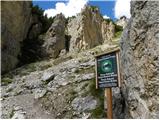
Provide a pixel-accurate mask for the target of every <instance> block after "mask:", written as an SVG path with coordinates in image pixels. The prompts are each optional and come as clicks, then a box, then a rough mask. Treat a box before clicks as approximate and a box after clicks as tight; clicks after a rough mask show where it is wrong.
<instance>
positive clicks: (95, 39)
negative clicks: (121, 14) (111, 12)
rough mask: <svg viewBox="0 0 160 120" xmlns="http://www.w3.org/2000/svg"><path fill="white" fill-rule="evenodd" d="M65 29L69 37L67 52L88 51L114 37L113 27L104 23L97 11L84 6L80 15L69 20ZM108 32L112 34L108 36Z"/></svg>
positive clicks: (94, 8) (91, 7)
mask: <svg viewBox="0 0 160 120" xmlns="http://www.w3.org/2000/svg"><path fill="white" fill-rule="evenodd" d="M108 27H111V28H108ZM67 29H68V35H70V36H71V39H70V47H69V51H80V50H85V49H90V48H93V47H95V46H97V45H100V44H102V43H104V41H110V39H111V38H112V37H113V36H114V35H113V34H114V26H112V25H111V23H110V22H109V23H107V22H105V21H104V19H103V17H102V16H101V15H100V13H99V9H98V8H96V7H93V6H85V8H84V9H83V10H82V12H81V13H80V14H78V15H77V16H76V17H74V18H72V19H70V20H69V22H68V26H67ZM109 31H111V32H113V33H112V34H111V35H110V33H111V32H109Z"/></svg>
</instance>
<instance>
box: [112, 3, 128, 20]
mask: <svg viewBox="0 0 160 120" xmlns="http://www.w3.org/2000/svg"><path fill="white" fill-rule="evenodd" d="M130 1H131V0H116V3H115V8H114V12H115V17H116V18H120V17H122V16H126V17H127V18H130V17H131V14H130Z"/></svg>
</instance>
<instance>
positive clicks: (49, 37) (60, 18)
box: [43, 14, 66, 58]
mask: <svg viewBox="0 0 160 120" xmlns="http://www.w3.org/2000/svg"><path fill="white" fill-rule="evenodd" d="M65 23H66V19H65V17H64V15H62V14H58V15H57V16H56V17H55V19H54V22H53V24H52V25H51V27H50V28H49V29H48V31H47V33H46V35H45V38H44V44H43V49H44V54H45V56H46V57H52V58H56V57H57V56H58V55H59V53H60V51H61V50H62V49H65Z"/></svg>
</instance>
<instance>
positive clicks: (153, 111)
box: [120, 1, 159, 119]
mask: <svg viewBox="0 0 160 120" xmlns="http://www.w3.org/2000/svg"><path fill="white" fill-rule="evenodd" d="M158 10H159V3H158V1H134V2H133V1H132V2H131V19H130V21H129V23H128V25H127V27H126V29H125V30H124V32H123V36H122V39H121V45H120V46H121V65H122V68H123V69H122V75H123V84H122V85H123V86H122V88H123V95H124V98H125V102H126V107H125V115H126V116H125V118H136V119H137V118H143V119H145V118H148V119H154V118H156V119H158V117H159V107H158V106H159V92H158V91H159V78H158V74H159V73H158V71H159V70H158V68H159V67H158V66H159V62H158V53H159V51H158V41H159V28H158V26H159V18H158V16H159V15H158V14H159V11H158Z"/></svg>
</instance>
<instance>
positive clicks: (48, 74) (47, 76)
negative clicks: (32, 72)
mask: <svg viewBox="0 0 160 120" xmlns="http://www.w3.org/2000/svg"><path fill="white" fill-rule="evenodd" d="M54 77H55V74H53V73H51V72H45V73H44V74H43V76H42V81H44V82H50V81H51V80H53V79H54Z"/></svg>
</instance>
